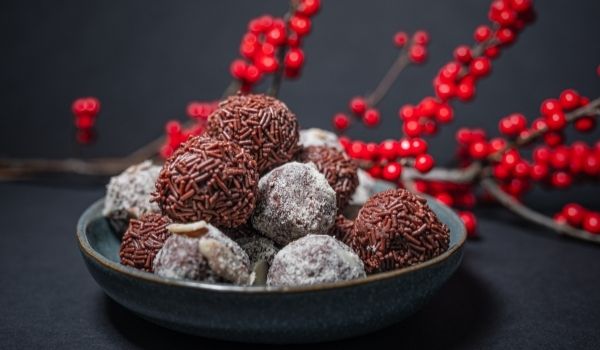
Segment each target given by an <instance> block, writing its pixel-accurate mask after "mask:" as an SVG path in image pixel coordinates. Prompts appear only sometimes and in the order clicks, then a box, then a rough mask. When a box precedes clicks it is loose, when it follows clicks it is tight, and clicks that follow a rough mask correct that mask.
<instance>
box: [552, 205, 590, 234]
mask: <svg viewBox="0 0 600 350" xmlns="http://www.w3.org/2000/svg"><path fill="white" fill-rule="evenodd" d="M554 220H555V221H556V222H558V223H561V224H565V225H570V226H573V227H577V228H582V229H584V230H586V231H587V232H589V233H592V234H600V212H597V211H591V210H587V209H586V208H584V207H582V206H581V205H579V204H576V203H568V204H566V205H565V206H564V207H563V208H562V211H561V212H559V213H557V214H556V215H554Z"/></svg>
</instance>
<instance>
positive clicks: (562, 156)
mask: <svg viewBox="0 0 600 350" xmlns="http://www.w3.org/2000/svg"><path fill="white" fill-rule="evenodd" d="M570 162H571V152H569V149H568V148H567V147H565V146H560V147H557V148H556V149H555V150H554V152H552V156H551V157H550V164H551V165H552V167H553V168H555V169H566V168H568V167H569V163H570Z"/></svg>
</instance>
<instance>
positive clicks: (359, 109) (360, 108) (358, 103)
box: [350, 97, 367, 115]
mask: <svg viewBox="0 0 600 350" xmlns="http://www.w3.org/2000/svg"><path fill="white" fill-rule="evenodd" d="M366 109H367V102H366V101H365V99H364V98H362V97H355V98H353V99H352V100H350V110H351V111H352V113H354V114H357V115H361V114H363V113H365V111H366Z"/></svg>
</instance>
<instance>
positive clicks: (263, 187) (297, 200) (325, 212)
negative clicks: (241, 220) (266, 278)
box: [252, 162, 337, 246]
mask: <svg viewBox="0 0 600 350" xmlns="http://www.w3.org/2000/svg"><path fill="white" fill-rule="evenodd" d="M336 212H337V206H336V194H335V191H334V190H333V188H331V186H330V185H329V183H328V182H327V179H325V177H324V176H323V175H322V174H321V173H319V171H318V170H317V169H316V168H315V166H314V164H312V163H308V164H302V163H297V162H291V163H287V164H284V165H282V166H280V167H278V168H275V169H273V170H272V171H271V172H269V173H268V174H266V175H265V176H263V177H262V178H261V179H260V180H259V182H258V201H257V205H256V210H255V211H254V215H253V216H252V226H253V227H254V228H255V229H257V230H258V231H260V232H261V233H262V234H264V235H265V236H267V237H269V238H271V239H272V240H273V241H275V243H277V244H279V245H282V246H283V245H286V244H287V243H289V242H291V241H293V240H295V239H298V238H300V237H302V236H305V235H307V234H323V233H327V232H328V231H329V229H330V228H331V226H333V223H334V220H335V215H336Z"/></svg>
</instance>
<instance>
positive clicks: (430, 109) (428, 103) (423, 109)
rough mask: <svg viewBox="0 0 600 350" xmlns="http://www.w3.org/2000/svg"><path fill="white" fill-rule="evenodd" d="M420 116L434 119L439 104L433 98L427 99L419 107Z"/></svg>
mask: <svg viewBox="0 0 600 350" xmlns="http://www.w3.org/2000/svg"><path fill="white" fill-rule="evenodd" d="M417 108H418V110H419V113H418V114H419V115H421V116H424V117H432V116H433V115H434V114H435V112H436V110H437V108H438V102H437V101H436V100H435V99H434V98H433V97H425V98H424V99H423V100H421V102H420V103H419V105H418V107H417Z"/></svg>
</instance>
